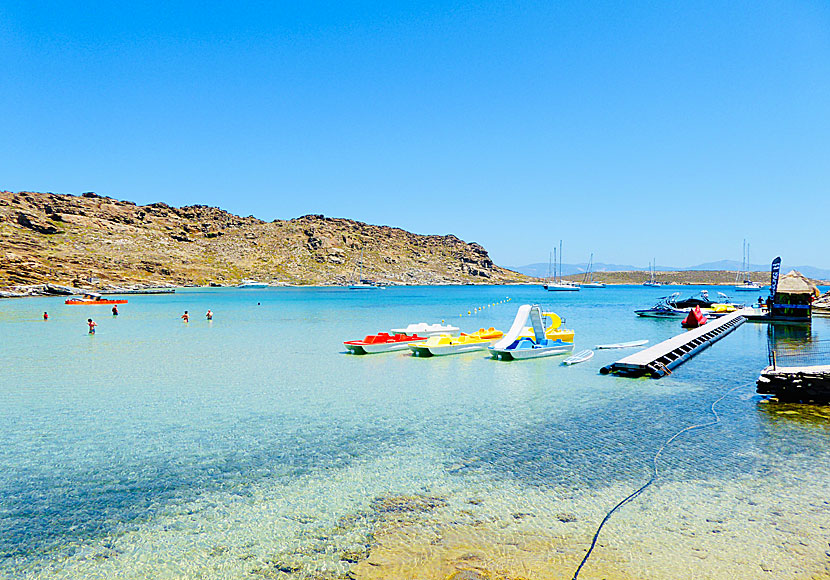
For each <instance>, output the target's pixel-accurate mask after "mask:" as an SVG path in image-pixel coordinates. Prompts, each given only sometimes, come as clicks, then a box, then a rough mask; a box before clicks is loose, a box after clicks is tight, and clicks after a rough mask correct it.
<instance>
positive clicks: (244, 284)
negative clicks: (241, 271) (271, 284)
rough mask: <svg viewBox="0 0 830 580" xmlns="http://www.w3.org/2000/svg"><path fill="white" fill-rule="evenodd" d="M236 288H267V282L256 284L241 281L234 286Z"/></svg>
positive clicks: (252, 281) (255, 282) (254, 281)
mask: <svg viewBox="0 0 830 580" xmlns="http://www.w3.org/2000/svg"><path fill="white" fill-rule="evenodd" d="M236 287H237V288H268V283H267V282H258V281H256V280H242V282H240V283H239V284H237V285H236Z"/></svg>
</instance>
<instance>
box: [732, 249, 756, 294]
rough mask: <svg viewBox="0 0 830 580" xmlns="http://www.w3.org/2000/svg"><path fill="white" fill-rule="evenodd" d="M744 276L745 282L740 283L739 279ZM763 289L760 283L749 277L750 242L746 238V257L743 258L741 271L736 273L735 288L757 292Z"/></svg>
mask: <svg viewBox="0 0 830 580" xmlns="http://www.w3.org/2000/svg"><path fill="white" fill-rule="evenodd" d="M741 276H743V279H744V280H743V283H741V284H738V280H740V279H741ZM760 289H761V285H760V284H756V283H755V282H753V281H752V280H750V278H749V244H747V243H746V240H744V257H743V260H741V271H740V272H738V273H737V274H736V275H735V290H736V291H738V292H757V291H758V290H760Z"/></svg>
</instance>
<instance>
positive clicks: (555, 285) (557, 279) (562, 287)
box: [543, 240, 579, 292]
mask: <svg viewBox="0 0 830 580" xmlns="http://www.w3.org/2000/svg"><path fill="white" fill-rule="evenodd" d="M553 257H554V260H553V267H554V272H553V280H550V281H548V283H547V284H545V285H544V286H543V288H544V289H545V290H548V291H549V292H579V284H577V283H575V282H570V281H569V280H562V240H559V275H558V276H557V275H556V248H554V249H553Z"/></svg>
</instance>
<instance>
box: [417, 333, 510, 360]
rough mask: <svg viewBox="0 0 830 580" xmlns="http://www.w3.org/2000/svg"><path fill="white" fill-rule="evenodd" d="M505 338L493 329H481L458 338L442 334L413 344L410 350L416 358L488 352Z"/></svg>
mask: <svg viewBox="0 0 830 580" xmlns="http://www.w3.org/2000/svg"><path fill="white" fill-rule="evenodd" d="M502 336H504V333H503V332H502V331H500V330H496V329H495V328H493V327H490V328H488V329H484V328H481V329H479V330H477V331H476V332H473V333H471V334H465V333H463V332H462V333H461V334H459V335H458V336H451V335H449V334H440V335H438V336H430V337H429V338H427V339H426V341H425V342H419V343H412V344H410V345H409V350H411V351H412V354H414V355H415V356H444V355H448V354H460V353H462V352H473V351H477V350H487V347H489V346H490V345H491V344H493V342H495V341H497V340H498V339H500V338H501V337H502Z"/></svg>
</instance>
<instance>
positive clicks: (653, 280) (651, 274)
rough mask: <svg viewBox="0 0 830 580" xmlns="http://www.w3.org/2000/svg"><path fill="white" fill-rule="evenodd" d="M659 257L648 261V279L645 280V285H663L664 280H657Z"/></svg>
mask: <svg viewBox="0 0 830 580" xmlns="http://www.w3.org/2000/svg"><path fill="white" fill-rule="evenodd" d="M656 270H657V259H656V258H654V259H652V261H651V262H649V263H648V280H646V281H645V282H643V286H652V287H659V286H662V285H663V284H662V282H658V281H657V271H656Z"/></svg>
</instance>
